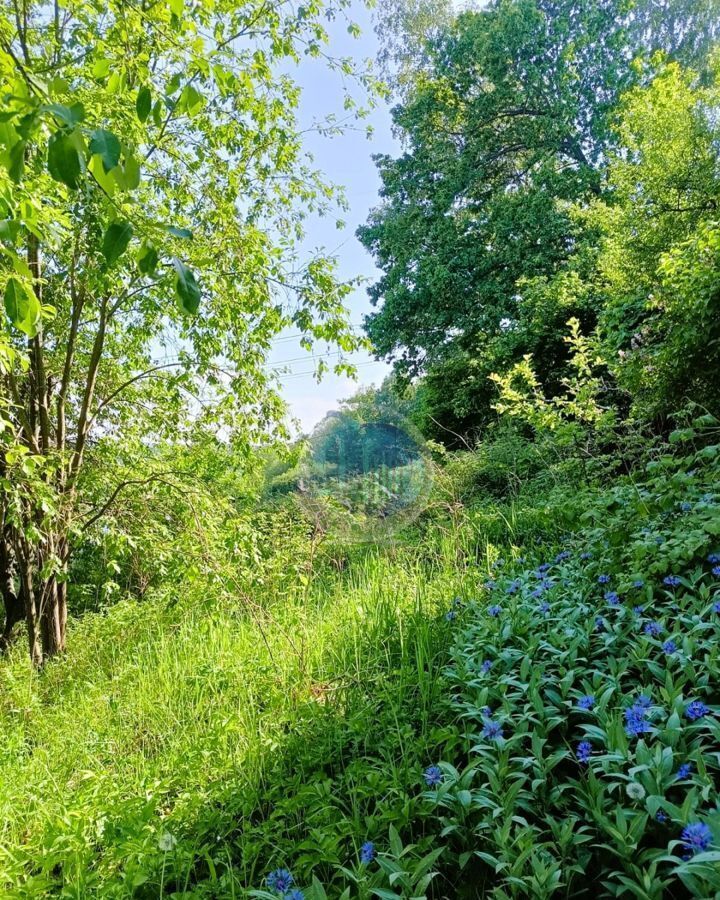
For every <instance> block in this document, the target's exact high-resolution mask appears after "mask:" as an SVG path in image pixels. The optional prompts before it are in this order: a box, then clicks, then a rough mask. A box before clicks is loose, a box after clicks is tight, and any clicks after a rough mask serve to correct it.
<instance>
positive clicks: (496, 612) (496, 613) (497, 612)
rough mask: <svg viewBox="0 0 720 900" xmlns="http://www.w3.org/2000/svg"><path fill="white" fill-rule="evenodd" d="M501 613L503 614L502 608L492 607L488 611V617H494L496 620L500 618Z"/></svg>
mask: <svg viewBox="0 0 720 900" xmlns="http://www.w3.org/2000/svg"><path fill="white" fill-rule="evenodd" d="M501 612H502V606H491V607H490V608H489V609H488V615H489V616H492V617H493V618H495V617H496V616H499V615H500V613H501Z"/></svg>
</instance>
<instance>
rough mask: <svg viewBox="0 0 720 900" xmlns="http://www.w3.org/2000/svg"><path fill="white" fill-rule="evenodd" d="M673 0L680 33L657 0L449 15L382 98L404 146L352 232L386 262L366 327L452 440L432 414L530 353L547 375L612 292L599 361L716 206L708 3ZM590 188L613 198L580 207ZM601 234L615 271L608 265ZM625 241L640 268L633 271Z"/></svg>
mask: <svg viewBox="0 0 720 900" xmlns="http://www.w3.org/2000/svg"><path fill="white" fill-rule="evenodd" d="M672 6H673V13H672V22H673V34H674V39H673V41H668V40H667V26H668V21H667V17H664V16H663V14H661V12H660V11H659V10H658V8H657V7H658V4H655V3H643V2H642V0H639V2H637V3H627V2H614V0H604V2H593V3H586V4H582V8H581V9H580V8H578V6H577V4H576V3H573V2H567V3H565V2H559V3H545V2H541V0H513V2H496V3H491V4H489V5H488V6H487V7H486V8H484V9H483V10H482V11H480V12H474V13H467V14H465V15H463V16H460V17H458V18H457V20H456V21H455V22H454V24H453V25H452V26H451V27H448V28H446V29H444V30H443V31H442V32H441V34H440V35H439V36H438V37H437V38H436V39H435V40H434V41H433V42H432V43H430V44H429V45H428V46H427V53H428V54H429V55H430V60H431V64H429V65H424V66H423V67H420V68H418V70H417V73H416V77H415V80H414V81H413V82H412V84H411V86H410V87H408V88H407V89H406V91H405V93H404V94H403V97H402V101H401V102H400V103H399V105H398V106H397V107H396V109H395V110H394V121H395V125H396V127H397V130H398V132H399V134H400V136H401V137H402V139H403V142H404V152H403V154H402V155H401V156H399V157H398V158H397V159H393V158H390V157H388V156H383V157H380V158H379V159H378V166H379V170H380V175H381V177H382V182H383V187H382V192H381V197H382V203H381V205H380V206H379V207H378V208H377V209H376V210H375V211H374V212H373V213H372V215H371V217H370V220H369V221H368V223H367V225H365V226H364V227H362V228H361V229H360V231H359V236H360V239H361V240H362V242H363V243H364V244H365V245H366V246H367V247H368V249H369V250H370V251H371V252H372V253H373V256H374V257H375V259H376V261H377V264H378V266H379V267H380V269H381V270H382V276H381V278H380V279H379V280H378V281H377V282H376V283H375V284H374V285H373V286H372V287H371V289H370V299H371V301H372V303H373V304H374V305H376V306H377V311H376V312H374V313H372V314H371V315H370V316H369V318H368V323H367V325H368V333H369V334H370V336H371V337H372V339H373V342H374V344H375V347H376V349H377V352H378V354H380V355H383V356H387V357H389V358H394V359H396V360H397V361H398V362H397V368H398V371H399V372H400V373H406V374H407V375H410V376H414V375H417V374H419V373H421V374H424V375H425V377H424V379H422V380H421V382H420V385H419V389H418V391H419V395H420V396H419V399H418V402H419V406H420V409H421V412H420V414H419V415H420V418H421V420H424V421H422V425H423V430H424V431H425V432H426V433H427V434H428V435H431V436H433V437H435V438H439V439H443V440H445V441H446V442H448V443H452V439H449V437H448V433H447V432H445V433H443V432H442V427H445V428H449V429H450V430H451V431H452V432H454V433H456V434H457V433H458V432H459V433H461V434H463V435H467V434H468V433H473V432H476V431H477V429H478V427H481V426H484V425H486V424H487V423H488V421H490V420H491V419H492V409H491V407H492V401H493V397H494V395H493V391H492V387H491V385H490V383H489V381H488V376H489V375H491V374H492V373H493V372H498V371H503V370H505V369H507V368H508V367H509V366H511V365H513V364H514V363H516V362H518V361H519V360H520V359H521V358H522V357H523V355H525V354H532V355H533V358H534V365H535V368H536V371H537V373H538V375H539V377H540V379H541V381H542V382H543V383H544V384H545V386H546V388H547V389H548V390H549V391H550V392H554V391H556V390H557V389H558V386H559V383H560V379H561V377H562V374H563V368H564V364H565V362H566V359H567V357H566V353H565V348H564V344H563V326H564V324H565V322H567V320H568V319H569V318H570V317H571V316H575V317H577V318H578V319H579V321H580V322H581V325H582V327H583V329H585V330H588V331H589V330H592V329H593V328H594V327H595V326H596V325H597V324H598V321H599V320H600V319H603V315H602V313H603V310H604V309H606V308H609V314H611V315H613V319H612V321H611V322H608V321H607V320H604V319H603V321H602V322H601V328H602V330H603V333H605V334H606V335H607V337H608V354H609V356H610V361H611V362H612V361H613V356H612V353H613V351H615V352H617V349H618V347H619V346H622V347H623V349H624V348H625V347H626V346H628V345H629V342H630V335H631V334H633V332H634V331H635V330H636V326H638V320H642V319H644V315H643V314H642V313H641V312H640V311H639V309H638V306H641V307H647V306H652V305H654V306H655V308H657V306H658V300H657V298H656V297H655V295H654V290H655V288H656V284H657V282H658V281H660V280H661V279H662V278H666V277H667V275H666V273H665V268H664V267H663V260H664V258H665V255H666V254H669V253H671V252H672V249H673V247H674V245H675V241H676V240H678V239H679V238H680V235H681V234H682V235H683V236H684V237H685V238H689V237H690V235H691V234H697V239H700V240H702V238H701V234H700V231H699V230H698V231H696V228H697V227H698V219H699V218H702V216H703V213H706V214H707V215H708V216H709V217H712V215H713V210H715V208H716V207H715V203H716V201H715V195H716V193H717V171H716V170H715V169H713V162H712V160H714V159H715V152H716V148H715V143H714V141H715V138H714V137H713V136H712V133H713V132H714V129H715V127H716V124H715V120H714V118H713V115H712V112H711V111H712V110H713V109H714V108H715V101H714V100H713V99H711V98H710V97H708V96H707V95H706V93H705V92H706V91H709V92H710V93H711V94H712V92H713V91H714V88H713V87H712V86H711V85H712V84H714V74H713V63H712V58H711V55H710V49H711V47H712V39H713V35H714V34H715V33H716V31H717V27H718V25H717V23H718V20H719V17H718V15H717V12H718V11H717V9H715V8H714V7H713V8H712V9H711V8H709V7H708V5H707V4H704V3H700V2H689V3H678V4H675V3H674V4H672ZM668 15H669V14H668ZM683 38H684V39H683ZM655 50H658V51H662V52H663V55H662V56H659V55H655V53H654V51H655ZM670 60H675V61H676V62H677V63H680V64H682V65H684V66H693V65H694V66H696V69H695V70H693V69H691V68H690V69H688V70H687V71H685V72H683V73H682V74H680V72H679V71H678V70H676V69H675V68H674V67H673V66H671V65H670V66H669V68H667V69H666V68H665V65H666V64H667V63H668V62H669V61H670ZM698 72H699V73H700V75H698V74H697V73H698ZM679 82H680V83H682V84H683V90H681V89H680V86H679ZM703 85H705V87H703ZM631 88H634V91H632V92H630V93H628V92H629V91H631ZM645 91H647V93H645ZM683 92H684V95H683ZM683 145H685V146H683ZM703 160H705V162H706V163H707V165H705V164H704V163H703ZM664 173H667V176H668V177H667V178H666V177H665V174H664ZM670 173H673V174H672V175H671V174H670ZM689 173H692V174H691V175H690V177H688V178H685V179H684V175H688V174H689ZM648 189H649V191H648ZM645 191H648V196H647V199H646V198H645ZM652 191H655V197H653V196H652ZM641 195H642V197H643V200H642V201H641V202H638V198H639V196H641ZM653 201H654V202H653ZM598 204H600V205H602V206H607V207H608V208H609V209H610V210H611V211H612V212H608V214H607V215H606V216H599V215H591V214H589V211H590V210H593V209H594V208H595V207H596V206H597V205H598ZM651 204H652V206H651ZM640 220H642V221H640ZM650 234H652V237H651V239H650V240H648V238H649V236H650ZM605 243H607V244H608V245H609V246H608V248H607V249H606V250H605V251H604V252H602V259H601V260H598V258H597V256H598V252H600V249H601V247H603V246H604V245H605ZM612 246H616V247H619V248H621V253H620V262H619V265H620V266H622V267H624V268H625V271H626V274H627V276H628V280H627V281H626V282H624V283H620V282H619V281H618V280H617V279H613V277H612V276H613V274H614V273H610V272H609V271H608V263H609V257H610V254H611V250H610V247H612ZM625 249H626V250H627V254H626V256H623V252H624V250H625ZM636 256H642V257H643V265H644V267H645V272H644V274H645V275H646V278H645V280H638V281H635V280H633V275H634V273H632V272H631V271H630V266H631V264H632V260H633V258H634V257H636ZM693 268H695V266H693ZM648 276H649V278H648ZM683 305H685V304H683ZM621 308H622V309H621ZM618 313H622V314H621V315H618ZM672 324H673V323H672V322H670V321H669V320H667V323H666V321H663V323H662V325H661V326H660V327H661V329H662V330H663V332H664V333H666V332H667V331H668V330H669V327H672ZM605 326H608V327H607V332H605V330H604V329H605ZM684 335H685V340H686V341H687V340H688V339H689V338H690V333H689V332H688V331H687V330H685V331H684ZM671 343H674V342H673V341H669V342H668V344H671ZM704 346H705V345H704V343H703V347H702V350H704ZM676 349H677V348H674V349H673V353H675V352H676ZM686 349H688V348H687V347H686ZM700 352H702V351H701V348H700V347H699V346H697V345H696V347H695V348H693V349H692V350H691V353H692V354H695V353H700ZM713 367H714V366H713V362H712V360H709V361H708V362H707V364H706V365H704V366H703V367H702V372H703V374H705V373H709V372H710V371H711V369H712V368H713ZM696 368H697V367H695V371H696ZM686 374H687V372H684V373H682V376H680V377H685V376H686ZM701 377H702V376H701ZM662 390H663V391H664V392H665V396H670V397H672V396H674V392H673V390H672V389H669V388H668V386H665V387H663V388H662ZM710 392H711V390H710V391H708V393H710ZM657 412H658V410H657V409H656V408H653V409H651V410H648V409H643V413H644V414H648V415H654V414H656V413H657ZM438 423H439V424H438ZM456 443H457V442H456Z"/></svg>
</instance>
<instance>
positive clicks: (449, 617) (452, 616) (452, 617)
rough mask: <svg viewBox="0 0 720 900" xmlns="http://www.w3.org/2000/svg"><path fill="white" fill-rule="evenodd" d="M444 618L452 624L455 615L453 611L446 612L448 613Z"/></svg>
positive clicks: (455, 617)
mask: <svg viewBox="0 0 720 900" xmlns="http://www.w3.org/2000/svg"><path fill="white" fill-rule="evenodd" d="M445 618H446V619H447V620H448V622H452V621H453V619H457V613H456V612H455V610H454V609H451V610H448V612H446V613H445Z"/></svg>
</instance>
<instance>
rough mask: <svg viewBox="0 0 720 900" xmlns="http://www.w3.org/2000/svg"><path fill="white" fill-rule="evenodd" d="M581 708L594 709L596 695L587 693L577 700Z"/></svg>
mask: <svg viewBox="0 0 720 900" xmlns="http://www.w3.org/2000/svg"><path fill="white" fill-rule="evenodd" d="M577 705H578V708H579V709H592V708H593V706H595V697H594V696H593V695H592V694H585V695H584V696H583V697H581V698H580V699H579V700H578V702H577Z"/></svg>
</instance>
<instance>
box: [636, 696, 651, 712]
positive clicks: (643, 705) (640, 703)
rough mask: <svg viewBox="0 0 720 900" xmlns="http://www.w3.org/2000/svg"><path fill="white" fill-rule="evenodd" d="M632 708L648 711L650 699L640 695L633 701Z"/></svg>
mask: <svg viewBox="0 0 720 900" xmlns="http://www.w3.org/2000/svg"><path fill="white" fill-rule="evenodd" d="M634 706H637V707H638V708H639V709H650V707H651V706H652V699H651V698H650V697H648V695H647V694H640V696H639V697H638V698H637V700H636V701H635V703H634Z"/></svg>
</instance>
